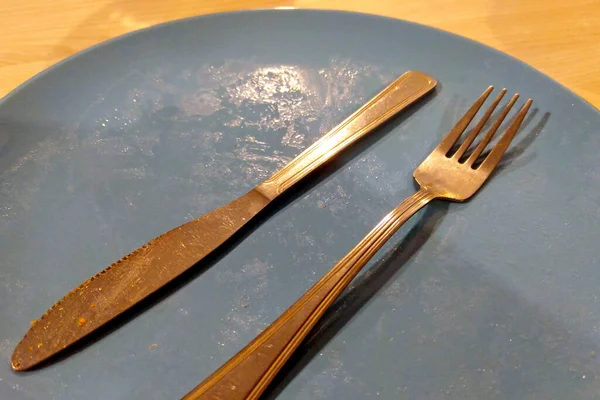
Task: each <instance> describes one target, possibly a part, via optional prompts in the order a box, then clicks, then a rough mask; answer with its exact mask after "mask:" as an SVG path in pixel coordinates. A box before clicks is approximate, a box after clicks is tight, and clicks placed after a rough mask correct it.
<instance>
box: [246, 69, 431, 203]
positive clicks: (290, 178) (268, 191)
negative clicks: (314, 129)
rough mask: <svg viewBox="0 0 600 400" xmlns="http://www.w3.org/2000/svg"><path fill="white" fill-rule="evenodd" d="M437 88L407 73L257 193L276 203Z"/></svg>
mask: <svg viewBox="0 0 600 400" xmlns="http://www.w3.org/2000/svg"><path fill="white" fill-rule="evenodd" d="M436 84H437V81H436V80H435V79H434V78H432V77H431V76H429V75H426V74H424V73H422V72H417V71H408V72H405V73H404V74H402V75H401V76H400V77H399V78H398V79H396V80H395V81H393V82H392V83H391V84H390V85H388V86H387V87H386V88H385V89H383V90H382V91H381V92H379V93H378V94H377V95H376V96H375V97H373V98H372V99H371V100H370V101H369V102H367V103H366V104H365V105H363V106H362V107H361V108H360V109H358V110H357V111H356V112H354V114H352V115H350V116H349V117H348V118H346V119H345V120H344V121H342V122H341V123H340V124H339V125H337V126H336V127H335V128H333V129H332V130H330V131H329V132H328V133H326V134H325V135H323V137H321V139H319V140H317V141H316V142H315V143H313V144H312V145H311V146H310V147H308V148H307V149H306V150H304V151H303V152H302V153H301V154H300V155H298V156H297V157H296V158H295V159H293V160H292V161H291V162H290V163H288V164H287V165H286V166H285V167H283V168H282V169H280V170H279V171H277V172H276V173H275V174H274V175H273V176H271V177H270V178H269V179H267V180H266V181H264V182H263V183H261V184H260V185H259V186H258V187H257V190H258V191H260V192H261V193H262V194H263V195H265V196H266V197H267V198H269V199H270V200H273V199H274V198H275V197H277V196H278V195H280V194H281V193H283V192H284V191H285V190H287V189H289V188H290V187H291V186H293V185H294V184H295V183H296V182H298V181H299V180H301V179H302V178H304V177H305V176H306V175H308V174H309V173H311V172H312V171H314V170H315V169H316V168H318V167H320V166H321V165H323V164H324V163H325V162H326V161H327V160H329V159H331V158H332V157H334V156H335V155H337V154H338V153H339V152H340V151H342V150H344V149H345V148H346V147H348V146H349V145H351V144H352V143H354V142H355V141H357V140H358V139H360V138H361V137H363V136H364V135H366V134H367V133H369V132H371V131H372V130H373V129H375V128H376V127H378V126H379V125H381V124H382V123H384V122H385V121H387V120H388V119H389V118H391V117H392V116H394V115H395V114H396V113H398V112H399V111H401V110H403V109H404V108H406V107H407V106H409V105H410V104H412V103H413V102H414V101H416V100H417V99H419V98H420V97H422V96H424V95H425V94H426V93H428V92H429V91H431V90H432V89H433V88H434V87H435V86H436Z"/></svg>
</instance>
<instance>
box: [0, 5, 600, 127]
mask: <svg viewBox="0 0 600 400" xmlns="http://www.w3.org/2000/svg"><path fill="white" fill-rule="evenodd" d="M286 12H287V13H289V12H293V13H306V14H312V13H318V14H333V15H352V16H356V17H361V18H371V19H375V20H387V21H390V22H392V21H393V22H395V23H401V24H405V25H409V26H413V27H416V28H417V29H425V30H430V31H434V32H437V33H438V34H442V35H445V36H446V37H450V38H452V39H455V40H460V41H463V42H466V43H467V44H469V45H471V46H477V47H479V48H481V49H484V50H488V51H491V52H493V53H495V54H496V55H499V56H502V57H505V58H508V59H510V60H512V61H513V62H516V63H518V64H520V65H521V66H522V67H524V68H526V69H528V70H529V71H531V72H532V73H535V74H538V75H541V76H542V77H543V78H544V79H545V80H547V81H549V83H550V84H554V85H557V86H558V87H560V88H561V89H562V90H563V91H564V92H566V93H568V94H569V95H570V96H571V97H573V98H574V99H576V100H577V101H579V102H580V103H581V105H582V106H586V107H588V108H589V111H592V112H595V113H596V114H597V115H598V116H600V108H596V107H595V106H594V105H593V104H592V103H590V102H589V101H588V100H586V99H585V98H583V97H581V96H580V95H578V94H577V93H575V92H574V91H573V90H572V89H570V88H569V87H567V86H565V85H564V84H562V83H561V82H559V81H557V80H556V79H554V78H553V77H551V76H549V75H548V74H546V73H544V72H543V71H540V70H538V69H536V68H534V67H533V66H532V65H530V64H528V63H526V62H525V61H523V60H521V59H519V58H516V57H514V56H512V55H510V54H508V53H505V52H503V51H501V50H498V49H496V48H494V47H492V46H489V45H487V44H484V43H481V42H478V41H477V40H474V39H471V38H468V37H466V36H462V35H459V34H456V33H453V32H449V31H446V30H443V29H440V28H436V27H433V26H430V25H425V24H422V23H419V22H414V21H409V20H405V19H401V18H395V17H390V16H384V15H378V14H372V13H366V12H357V11H348V10H336V9H327V8H298V7H272V8H268V7H267V8H255V9H247V10H246V9H245V10H233V11H222V12H215V13H208V14H200V15H193V16H189V17H184V18H178V19H174V20H170V21H165V22H161V23H158V24H154V25H151V26H147V27H144V28H140V29H136V30H133V31H131V32H126V33H124V34H121V35H118V36H115V37H113V38H110V39H106V40H103V41H101V42H98V43H96V44H94V45H92V46H90V47H87V48H85V49H83V50H80V51H78V52H75V53H74V54H71V55H69V56H67V57H66V58H64V59H62V60H60V61H58V62H56V63H54V64H52V65H50V66H48V67H47V68H45V69H43V70H42V71H40V72H38V73H36V74H35V75H33V76H32V77H30V78H28V79H26V80H25V81H24V82H22V83H20V84H19V85H18V86H16V87H15V88H13V89H12V90H10V91H9V92H8V93H6V94H5V95H4V96H3V97H0V108H2V107H3V106H4V104H6V103H8V102H10V100H12V98H14V97H16V96H18V95H19V94H20V93H21V92H22V91H24V90H25V89H26V88H27V87H29V86H31V85H33V84H35V83H36V82H37V81H39V80H42V79H44V78H45V77H46V76H47V75H49V74H51V73H52V72H54V71H55V70H58V69H60V68H62V67H63V65H65V64H68V63H71V62H73V61H76V60H77V59H79V58H81V57H85V56H86V55H87V54H88V53H91V52H94V51H97V49H102V48H105V47H108V46H112V45H114V44H115V43H118V42H120V41H123V40H126V39H128V38H130V37H134V36H137V35H143V34H145V33H146V32H149V31H153V30H158V29H162V28H163V27H165V26H172V25H177V24H181V23H184V22H190V21H202V20H204V19H208V18H219V17H220V18H227V17H228V16H231V15H249V14H261V13H262V14H264V13H286Z"/></svg>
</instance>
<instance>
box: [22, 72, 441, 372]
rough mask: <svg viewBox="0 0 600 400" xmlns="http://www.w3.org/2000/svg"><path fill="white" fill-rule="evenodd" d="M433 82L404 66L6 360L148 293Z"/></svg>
mask: <svg viewBox="0 0 600 400" xmlns="http://www.w3.org/2000/svg"><path fill="white" fill-rule="evenodd" d="M436 85H437V82H436V80H435V79H434V78H432V77H431V76H429V75H426V74H424V73H422V72H417V71H408V72H406V73H404V74H403V75H401V76H400V77H399V78H397V79H396V80H394V81H393V82H392V83H391V84H390V85H388V86H387V87H386V88H385V89H383V90H382V91H381V92H379V93H378V94H377V95H376V96H375V97H373V98H372V99H371V100H369V102H367V103H366V104H364V105H363V106H362V107H361V108H360V109H358V110H357V111H356V112H354V113H353V114H352V115H350V116H349V117H348V118H346V119H345V120H344V121H343V122H341V123H340V124H339V125H337V126H336V127H334V128H333V129H332V130H330V131H329V132H328V133H326V134H325V135H324V136H323V137H321V138H320V139H319V140H318V141H316V142H315V143H313V144H312V145H311V146H310V147H308V148H307V149H306V150H304V151H303V152H302V153H301V154H300V155H298V156H297V157H296V158H295V159H293V160H292V161H291V162H290V163H288V164H287V165H286V166H284V167H283V168H282V169H280V170H279V171H277V172H276V173H275V174H274V175H272V176H271V177H270V178H269V179H267V180H266V181H264V182H262V183H261V184H259V185H258V186H256V187H255V188H254V189H252V190H251V191H249V192H248V193H246V194H245V195H243V196H241V197H239V198H237V199H235V200H233V201H232V202H230V203H229V204H226V205H224V206H222V207H220V208H217V209H215V210H213V211H211V212H209V213H207V214H204V215H202V216H201V217H199V218H197V219H194V220H192V221H189V222H187V223H185V224H183V225H181V226H179V227H177V228H175V229H173V230H170V231H168V232H166V233H164V234H162V235H161V236H159V237H157V238H155V239H153V240H151V241H150V242H148V243H147V244H145V245H143V246H142V247H140V248H138V249H136V250H134V251H133V252H132V253H130V254H129V255H127V256H125V257H123V258H122V259H120V260H118V261H116V262H115V263H113V264H112V265H110V266H109V267H107V268H106V269H104V270H103V271H101V272H100V273H98V274H97V275H95V276H93V277H91V278H90V279H88V280H86V281H85V282H83V283H82V284H81V285H79V286H78V287H76V288H75V289H73V290H72V291H71V292H69V293H68V294H67V295H66V296H64V297H63V298H62V299H61V300H59V301H58V302H57V303H56V304H54V305H53V306H52V307H51V308H50V309H49V310H48V311H46V313H45V314H44V315H42V317H41V318H39V319H38V320H37V321H35V322H34V323H33V324H32V326H31V327H30V328H29V330H28V331H27V333H26V334H25V336H24V337H23V338H22V339H21V341H20V342H19V343H18V345H17V346H16V348H15V350H14V352H13V355H12V358H11V365H12V368H13V369H14V370H15V371H24V370H27V369H30V368H32V367H34V366H35V365H37V364H39V363H41V362H43V361H46V360H47V359H48V358H50V357H52V356H54V355H55V354H57V353H59V352H61V351H62V350H64V349H65V348H67V347H69V346H70V345H72V344H73V343H75V342H77V341H79V340H80V339H82V338H83V337H85V336H87V335H89V334H90V333H92V332H94V331H95V330H97V329H98V328H100V327H101V326H103V325H104V324H106V323H107V322H109V321H111V320H112V319H114V318H115V317H117V316H119V315H121V314H122V313H123V312H125V311H126V310H128V309H130V308H131V307H132V306H134V305H135V304H137V303H138V302H140V301H141V300H143V299H145V298H147V297H148V296H150V295H151V294H153V293H154V292H156V291H157V290H158V289H160V288H161V287H163V286H164V285H166V284H168V283H169V282H171V281H172V280H174V279H175V278H177V277H178V276H179V275H181V274H182V273H183V272H185V271H186V270H188V269H189V268H191V267H192V266H194V265H195V264H197V263H198V262H199V261H200V260H201V259H203V258H204V257H206V256H208V255H209V254H211V253H212V252H213V251H214V250H216V249H217V248H218V247H220V246H221V245H222V244H223V243H224V242H226V241H227V240H228V239H230V238H231V237H232V235H234V234H235V233H236V232H237V231H238V230H239V229H240V228H242V227H243V226H244V225H246V224H248V223H249V222H250V221H252V219H253V218H254V217H255V216H256V215H257V214H258V213H259V212H260V211H261V210H263V209H264V208H265V207H267V206H268V205H269V204H270V203H271V202H272V201H273V200H274V199H275V198H277V197H278V196H280V195H281V194H282V193H284V192H285V191H286V190H288V189H289V188H291V187H292V186H294V185H295V184H296V183H297V182H299V181H300V180H302V179H304V177H306V176H307V175H309V174H310V173H311V172H312V171H314V170H315V169H317V168H318V167H320V166H321V165H323V164H324V163H325V162H327V161H328V160H330V159H331V158H332V157H334V156H335V155H337V154H338V153H339V152H340V151H342V150H344V149H345V148H347V147H348V146H349V145H351V144H352V143H354V142H356V141H357V140H358V139H360V138H361V137H363V136H364V135H366V134H367V133H369V132H370V131H372V130H373V129H375V128H376V127H378V126H379V125H381V124H382V123H383V122H385V121H386V120H388V119H389V118H391V117H392V116H393V115H395V114H396V113H398V112H399V111H401V110H403V109H404V108H406V107H407V106H409V105H410V104H412V103H413V102H415V101H416V100H418V99H419V98H421V97H423V96H424V95H425V94H426V93H428V92H430V91H431V90H432V89H433V88H434V87H435V86H436Z"/></svg>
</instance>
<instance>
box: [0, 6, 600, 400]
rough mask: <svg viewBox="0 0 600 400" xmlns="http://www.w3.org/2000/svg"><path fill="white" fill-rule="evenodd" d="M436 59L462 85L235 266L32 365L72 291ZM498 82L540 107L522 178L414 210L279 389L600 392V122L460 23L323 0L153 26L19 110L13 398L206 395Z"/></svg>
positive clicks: (6, 258)
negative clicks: (42, 327) (30, 340)
mask: <svg viewBox="0 0 600 400" xmlns="http://www.w3.org/2000/svg"><path fill="white" fill-rule="evenodd" d="M410 69H414V70H421V71H423V72H426V73H429V74H431V75H433V76H434V77H436V78H437V79H438V80H439V82H440V86H439V88H438V90H437V91H436V93H435V94H434V95H433V96H430V97H429V98H428V100H427V101H425V102H422V103H421V104H420V105H419V106H417V107H414V108H412V109H411V110H410V112H407V113H404V114H403V115H402V116H401V117H399V118H397V119H395V120H394V122H393V123H391V124H388V125H387V126H386V127H385V128H384V129H381V130H379V131H377V132H376V133H374V134H372V136H371V137H370V138H369V139H368V140H367V141H365V142H363V143H361V145H360V146H357V147H354V148H353V150H352V151H350V152H348V153H346V154H345V155H344V157H341V158H339V159H338V160H336V162H334V163H332V164H331V165H330V166H329V167H328V168H327V169H325V170H324V171H322V172H321V173H320V174H319V175H318V176H315V177H314V179H312V180H311V181H310V182H309V183H308V184H307V185H305V186H304V187H303V188H302V189H301V190H298V191H296V192H295V193H293V195H291V196H289V197H288V198H287V199H285V201H283V202H280V203H279V204H278V205H277V207H275V208H274V209H273V210H272V213H271V215H270V217H269V218H267V219H265V220H264V221H263V223H262V224H261V225H260V226H258V227H257V228H256V229H255V230H254V231H253V232H252V233H250V234H249V235H247V236H246V237H245V238H244V239H243V240H240V241H239V242H238V243H237V244H236V245H235V246H232V247H231V248H230V249H228V251H226V252H223V254H222V256H221V258H220V259H219V260H218V261H217V262H215V263H214V265H212V266H204V267H199V268H198V269H197V270H196V271H194V273H193V274H192V275H191V276H188V277H187V278H186V279H185V280H184V281H183V282H181V283H180V284H179V285H178V287H176V288H174V289H173V290H171V291H170V292H169V293H165V294H163V295H162V296H160V297H159V298H156V299H154V301H153V302H152V303H151V304H149V305H148V306H147V307H145V308H144V309H143V310H142V311H141V312H139V313H138V315H137V316H136V317H135V318H132V319H130V320H128V321H122V323H121V324H120V325H118V326H114V327H113V328H112V329H110V330H109V331H108V332H107V334H105V335H104V336H103V337H101V338H98V339H97V340H95V341H93V342H91V343H87V344H86V345H85V346H82V347H80V348H79V349H78V351H76V352H74V353H72V354H70V355H69V356H68V357H64V358H63V359H61V360H58V361H56V362H55V363H53V364H51V365H48V366H46V367H45V368H41V369H38V370H36V371H33V372H29V373H18V374H17V373H13V372H12V371H11V370H10V366H9V359H10V355H11V353H12V350H13V348H14V346H15V345H16V344H17V342H18V341H19V340H20V338H21V336H22V335H23V334H24V332H25V331H26V329H27V328H28V326H29V321H30V320H33V319H36V318H38V317H39V316H40V315H41V314H42V313H43V312H44V311H45V310H46V309H47V308H48V307H49V306H50V305H52V304H53V303H54V302H55V301H56V300H58V299H60V298H61V297H62V296H63V295H64V294H65V293H66V292H68V291H69V290H70V289H72V288H73V287H74V286H76V285H77V284H79V283H80V282H81V281H83V280H85V279H86V278H88V277H89V276H91V275H92V274H95V273H96V272H98V271H99V270H101V269H103V268H104V267H106V266H107V265H108V264H110V263H112V262H113V261H114V260H116V259H118V258H120V257H121V256H123V255H124V254H126V253H128V252H129V251H131V250H132V249H134V248H136V247H138V246H140V245H142V244H143V243H145V242H147V241H148V240H150V239H152V238H153V237H155V236H157V235H159V234H161V233H162V232H164V231H166V230H168V229H170V228H173V227H175V226H177V225H179V224H181V223H183V222H185V221H187V220H189V219H191V218H194V217H196V216H199V215H201V214H203V213H205V212H207V211H209V210H211V209H213V208H215V207H217V206H219V205H222V204H225V203H227V202H229V201H231V200H232V199H234V198H235V197H237V196H239V195H241V194H243V193H245V192H246V191H247V190H249V189H250V188H252V187H253V186H254V185H256V184H258V183H259V182H261V180H263V179H264V178H266V177H267V176H269V175H270V174H271V173H272V172H274V171H275V170H277V169H278V168H279V167H281V166H282V165H284V164H285V163H286V161H288V160H290V159H291V158H292V157H294V156H295V155H296V154H298V153H299V152H300V151H301V150H302V149H304V148H305V147H306V146H308V145H309V144H310V143H312V142H313V141H314V140H316V139H317V138H318V137H319V136H320V135H322V134H323V133H324V132H325V131H327V130H328V129H329V128H331V127H332V126H334V125H335V124H337V123H338V122H339V121H341V120H342V119H343V118H344V117H346V116H347V115H348V114H350V113H351V112H352V111H354V110H355V109H356V108H358V107H359V106H360V105H361V104H362V103H363V102H364V101H366V100H367V99H368V98H370V97H371V96H372V95H374V94H375V93H377V92H378V91H379V90H380V89H381V88H383V87H384V86H385V85H386V84H387V83H388V82H390V81H391V80H392V79H394V78H395V77H397V76H398V75H400V74H402V73H403V72H405V71H406V70H410ZM490 84H494V85H497V86H499V87H507V88H508V90H509V91H510V92H515V91H518V92H520V93H521V94H522V95H523V97H525V98H526V97H532V98H533V99H534V101H535V103H534V106H535V110H534V111H533V112H531V114H530V117H529V118H528V119H527V120H526V124H525V126H524V128H523V130H522V132H521V133H520V135H519V137H518V138H517V140H516V143H515V145H514V146H513V148H512V150H510V152H509V154H508V157H507V159H506V160H505V161H504V162H503V164H502V167H501V168H500V170H499V171H498V172H497V173H495V175H494V176H493V179H491V181H490V182H489V184H487V185H486V187H485V188H484V189H483V190H482V191H481V192H480V193H479V194H478V195H477V196H475V198H473V199H472V200H471V201H470V202H468V203H465V204H456V203H454V204H448V203H437V204H432V205H431V206H429V207H428V208H427V209H426V210H424V211H423V212H422V213H420V214H418V215H417V216H416V217H415V218H414V219H413V220H411V221H409V223H408V224H407V225H405V226H404V227H403V228H402V229H401V230H400V232H398V234H397V235H396V236H395V237H394V238H393V239H392V240H391V241H390V242H389V243H388V245H387V246H386V248H385V249H383V250H382V251H381V252H380V253H379V254H378V255H377V256H376V257H375V259H374V260H372V263H371V267H370V269H369V270H368V271H367V272H365V273H363V274H362V275H360V276H359V277H358V278H357V280H356V281H355V282H354V284H353V286H352V288H351V289H350V290H348V292H347V293H346V294H345V295H344V296H343V298H342V299H341V300H340V301H339V302H338V303H336V305H335V306H334V307H333V309H332V310H331V312H329V313H328V314H327V316H326V318H325V320H324V321H323V323H322V324H320V325H319V327H318V329H316V330H315V331H314V332H313V334H312V335H311V337H310V339H309V340H308V341H307V343H306V344H305V345H304V346H303V347H302V348H301V349H300V350H299V352H298V354H297V355H296V356H295V358H294V363H293V366H292V367H291V368H288V369H287V370H286V371H284V373H283V374H282V375H281V376H280V377H279V378H278V380H277V382H276V384H275V385H274V386H273V388H272V389H271V390H270V392H269V394H268V395H267V398H272V397H275V396H279V397H278V398H281V399H366V398H386V399H399V398H405V399H534V398H536V399H550V398H552V399H576V398H581V399H591V398H596V397H597V393H598V390H599V389H600V383H599V380H598V379H597V376H598V373H599V372H600V358H598V357H600V343H599V339H600V257H599V255H598V238H599V237H600V201H599V196H600V135H599V134H598V127H599V126H600V114H599V112H598V110H596V109H594V108H593V107H591V106H590V105H589V104H587V103H585V102H584V101H582V100H581V99H579V98H578V97H576V96H575V95H573V94H572V93H571V92H569V91H568V90H566V89H565V88H563V87H562V86H560V85H558V84H557V83H556V82H554V81H552V80H550V79H548V78H547V77H545V76H544V75H542V74H540V73H538V72H536V71H534V70H533V69H531V68H529V67H528V66H526V65H524V64H523V63H521V62H519V61H517V60H515V59H513V58H510V57H507V56H506V55H503V54H501V53H498V52H496V51H494V50H491V49H489V48H487V47H483V46H481V45H479V44H477V43H474V42H471V41H468V40H465V39H462V38H460V37H457V36H453V35H449V34H447V33H444V32H440V31H438V30H435V29H430V28H427V27H423V26H419V25H414V24H410V23H406V22H402V21H398V20H393V19H386V18H380V17H374V16H369V15H361V14H352V13H342V12H326V11H305V10H285V11H283V10H280V11H274V10H272V11H257V12H241V13H233V14H218V15H210V16H205V17H201V18H194V19H188V20H182V21H177V22H174V23H169V24H165V25H160V26H157V27H154V28H150V29H146V30H142V31H140V32H136V33H133V34H130V35H127V36H124V37H121V38H119V39H117V40H113V41H110V42H107V43H105V44H102V45H100V46H97V47H94V48H93V49H90V50H88V51H85V52H83V53H81V54H79V55H77V56H75V57H72V58H70V59H69V60H67V61H65V62H63V63H61V64H59V65H57V66H56V67H54V68H51V69H50V70H48V71H46V72H44V73H43V74H40V75H39V76H38V77H36V78H34V79H33V80H31V81H29V82H27V83H26V84H24V85H23V86H21V87H20V88H18V89H17V90H15V91H14V92H13V93H11V94H10V95H8V96H7V97H6V98H4V100H3V101H2V102H1V103H0V174H1V175H0V218H1V219H0V237H1V238H2V239H1V241H0V254H1V259H0V283H1V284H0V356H1V358H2V363H0V398H2V399H17V400H18V399H176V398H179V397H180V396H182V395H184V394H185V393H187V391H188V390H190V389H191V388H192V387H194V386H195V385H196V384H198V383H199V382H200V381H201V380H203V379H204V378H205V377H206V376H207V375H209V374H210V373H211V372H212V371H213V370H214V369H216V368H217V367H219V366H220V365H221V364H222V363H223V362H225V361H226V360H227V359H228V358H229V357H231V356H232V355H233V354H234V353H236V352H237V351H238V350H239V349H240V348H242V347H243V346H244V345H245V344H246V343H247V342H248V341H250V340H251V339H252V338H253V337H254V336H255V335H256V334H257V333H258V332H260V331H261V330H262V329H263V328H265V327H266V326H267V324H269V323H270V322H271V321H273V320H274V319H275V318H276V317H277V316H278V315H279V314H280V313H281V312H283V310H285V309H286V308H287V307H288V306H289V305H290V304H291V303H292V302H293V301H295V300H296V299H297V298H298V297H299V296H300V295H301V294H302V293H303V292H304V291H305V290H306V289H307V288H308V287H309V286H310V285H311V284H312V283H314V282H315V281H316V280H317V279H318V278H319V277H320V276H322V275H323V274H324V273H325V271H327V270H328V269H329V268H330V267H331V266H332V265H333V264H334V263H335V262H336V261H338V260H339V259H340V258H341V257H342V256H343V255H344V254H345V253H346V252H348V251H349V250H350V249H351V248H352V247H353V246H354V245H355V244H356V243H357V242H358V241H359V240H360V239H361V238H362V237H363V236H364V235H365V234H366V233H367V232H368V231H369V230H370V228H371V227H373V226H374V225H375V224H376V223H377V222H378V221H379V220H380V218H381V217H382V216H383V215H384V214H386V213H387V212H388V211H389V210H390V209H391V208H392V207H394V206H395V205H396V204H398V203H399V202H400V201H402V200H403V199H404V198H405V197H406V196H408V195H409V194H411V193H412V192H413V190H414V184H413V181H412V178H411V175H412V172H413V170H414V169H415V167H416V166H417V165H418V164H419V163H420V162H421V161H422V160H423V159H424V158H425V156H426V155H427V154H428V153H429V152H430V151H431V149H432V148H433V147H434V146H435V144H436V143H437V142H438V141H439V140H440V139H441V138H442V137H443V135H444V134H445V133H446V132H447V131H448V130H449V129H450V127H451V126H452V125H454V123H455V122H456V121H457V119H458V118H459V116H460V115H461V114H462V113H463V112H464V111H465V110H466V109H467V107H468V106H469V105H470V104H471V102H472V101H474V99H475V98H476V97H477V96H479V95H480V94H481V92H482V91H483V90H484V89H485V88H486V87H487V86H488V85H490ZM522 102H523V101H520V102H519V104H522ZM597 355H598V356H597Z"/></svg>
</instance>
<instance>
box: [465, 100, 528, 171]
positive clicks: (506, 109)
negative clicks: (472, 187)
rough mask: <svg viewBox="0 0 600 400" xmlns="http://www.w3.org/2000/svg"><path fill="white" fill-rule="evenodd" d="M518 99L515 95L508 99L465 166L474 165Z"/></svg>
mask: <svg viewBox="0 0 600 400" xmlns="http://www.w3.org/2000/svg"><path fill="white" fill-rule="evenodd" d="M518 98H519V94H518V93H517V94H515V95H514V96H513V97H512V99H510V101H509V102H508V104H507V105H506V107H504V110H502V114H501V115H500V117H499V118H498V119H497V120H496V122H494V125H492V127H491V128H490V130H489V131H488V133H487V134H486V135H485V137H484V138H483V139H482V140H481V142H479V144H478V145H477V147H475V150H473V153H471V155H470V156H469V158H468V159H467V161H466V162H465V164H466V165H468V166H472V165H473V164H474V163H475V161H477V159H478V158H479V156H480V155H481V153H483V150H485V147H486V146H487V145H488V144H489V143H490V141H491V140H492V138H493V137H494V135H495V134H496V131H497V130H498V128H500V125H501V124H502V122H503V121H504V119H505V118H506V116H507V115H508V113H509V111H510V109H511V108H512V106H513V105H514V104H515V102H516V101H517V99H518Z"/></svg>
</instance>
